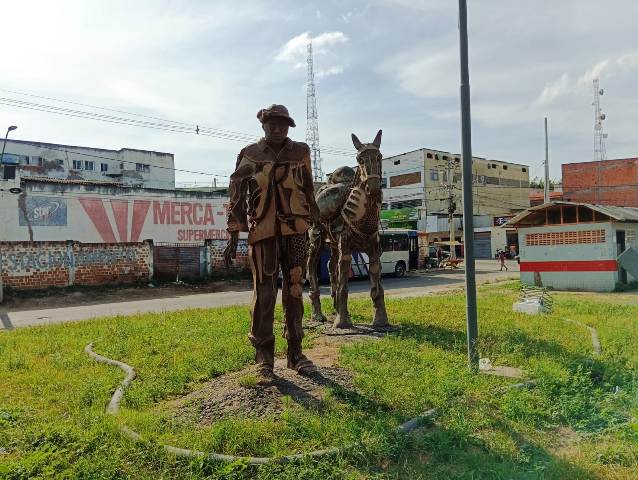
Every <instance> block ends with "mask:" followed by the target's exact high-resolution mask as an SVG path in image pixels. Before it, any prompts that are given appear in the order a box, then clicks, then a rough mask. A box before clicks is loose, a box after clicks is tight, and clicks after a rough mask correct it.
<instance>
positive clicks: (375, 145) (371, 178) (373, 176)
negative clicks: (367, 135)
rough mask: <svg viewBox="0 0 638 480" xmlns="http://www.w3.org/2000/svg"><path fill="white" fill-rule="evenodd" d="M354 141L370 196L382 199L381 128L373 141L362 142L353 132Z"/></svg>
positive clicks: (365, 186)
mask: <svg viewBox="0 0 638 480" xmlns="http://www.w3.org/2000/svg"><path fill="white" fill-rule="evenodd" d="M352 143H353V144H354V148H356V149H357V163H358V164H359V178H360V179H361V183H362V184H363V185H364V188H365V191H366V193H367V194H368V196H369V197H370V198H371V199H373V200H375V201H381V159H382V158H383V155H381V151H380V150H379V148H380V147H381V130H379V131H378V132H377V136H376V137H374V140H373V141H372V143H361V141H359V139H358V138H357V136H356V135H355V134H354V133H353V134H352Z"/></svg>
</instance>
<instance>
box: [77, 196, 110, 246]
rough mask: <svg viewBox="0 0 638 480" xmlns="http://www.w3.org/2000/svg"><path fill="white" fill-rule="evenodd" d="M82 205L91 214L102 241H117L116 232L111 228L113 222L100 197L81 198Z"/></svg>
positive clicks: (90, 216)
mask: <svg viewBox="0 0 638 480" xmlns="http://www.w3.org/2000/svg"><path fill="white" fill-rule="evenodd" d="M79 201H80V205H82V207H83V208H84V211H85V212H86V214H87V215H88V216H89V218H90V219H91V221H92V222H93V225H95V229H96V230H97V231H98V233H99V234H100V237H102V241H103V242H106V243H117V240H115V234H114V233H113V229H112V228H111V222H110V221H109V217H108V215H107V214H106V208H104V203H102V199H100V198H80V199H79Z"/></svg>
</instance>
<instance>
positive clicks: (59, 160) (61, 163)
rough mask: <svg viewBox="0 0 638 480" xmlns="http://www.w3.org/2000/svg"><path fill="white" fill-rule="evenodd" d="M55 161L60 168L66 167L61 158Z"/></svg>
mask: <svg viewBox="0 0 638 480" xmlns="http://www.w3.org/2000/svg"><path fill="white" fill-rule="evenodd" d="M55 161H56V162H58V167H64V160H62V159H61V158H58V159H56V160H55Z"/></svg>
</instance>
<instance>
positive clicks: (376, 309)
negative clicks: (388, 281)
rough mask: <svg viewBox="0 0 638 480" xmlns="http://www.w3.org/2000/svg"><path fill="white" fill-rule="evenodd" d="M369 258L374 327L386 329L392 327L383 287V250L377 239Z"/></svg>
mask: <svg viewBox="0 0 638 480" xmlns="http://www.w3.org/2000/svg"><path fill="white" fill-rule="evenodd" d="M367 253H368V257H369V259H370V267H369V268H368V273H369V275H370V284H371V287H370V298H371V299H372V305H373V306H372V312H373V317H372V326H373V327H374V328H384V327H388V326H390V323H389V322H388V313H387V312H386V309H385V295H384V292H383V286H382V285H381V249H380V248H379V239H378V236H377V239H375V240H374V241H373V242H372V244H371V245H370V248H369V249H368V252H367Z"/></svg>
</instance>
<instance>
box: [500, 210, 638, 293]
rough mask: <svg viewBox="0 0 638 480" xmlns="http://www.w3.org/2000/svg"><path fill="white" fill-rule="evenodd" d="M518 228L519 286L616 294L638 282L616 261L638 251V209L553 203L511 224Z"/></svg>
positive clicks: (634, 266)
mask: <svg viewBox="0 0 638 480" xmlns="http://www.w3.org/2000/svg"><path fill="white" fill-rule="evenodd" d="M508 226H513V227H516V228H517V229H518V237H519V255H520V269H521V282H523V283H527V284H532V285H534V284H535V285H539V286H544V287H552V288H555V289H557V290H583V291H612V290H614V288H615V287H616V284H617V283H627V282H630V281H632V280H636V278H634V277H633V276H632V275H631V273H630V271H634V272H635V271H636V269H635V268H636V267H638V265H629V267H630V268H625V267H627V266H628V265H625V264H623V263H622V261H621V262H619V259H618V257H619V256H620V255H621V254H622V253H623V252H625V250H627V249H628V248H630V247H634V249H636V250H638V208H632V207H613V206H606V205H592V204H584V203H572V202H551V203H547V204H543V205H539V206H536V207H532V208H529V209H528V210H525V211H524V212H522V213H520V214H519V215H517V216H516V217H514V218H513V219H512V220H510V221H509V222H508Z"/></svg>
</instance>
